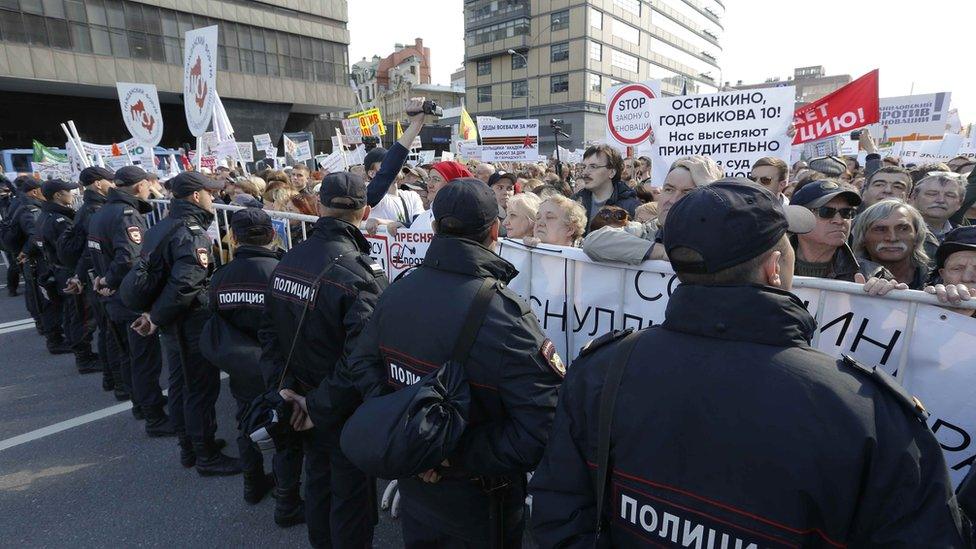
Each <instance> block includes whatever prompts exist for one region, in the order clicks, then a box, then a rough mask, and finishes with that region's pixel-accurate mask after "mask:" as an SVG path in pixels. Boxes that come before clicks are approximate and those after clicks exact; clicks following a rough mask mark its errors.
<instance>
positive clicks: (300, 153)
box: [283, 135, 312, 162]
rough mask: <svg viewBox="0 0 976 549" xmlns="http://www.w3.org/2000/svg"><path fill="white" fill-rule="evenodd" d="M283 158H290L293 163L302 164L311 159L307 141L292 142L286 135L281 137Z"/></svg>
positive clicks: (310, 149) (310, 150)
mask: <svg viewBox="0 0 976 549" xmlns="http://www.w3.org/2000/svg"><path fill="white" fill-rule="evenodd" d="M283 138H284V144H285V157H286V158H287V157H289V156H290V157H291V159H292V161H293V162H303V161H305V160H311V159H312V148H311V146H310V145H309V143H308V141H292V140H291V139H289V138H288V136H287V135H285V136H283Z"/></svg>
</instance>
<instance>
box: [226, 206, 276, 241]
mask: <svg viewBox="0 0 976 549" xmlns="http://www.w3.org/2000/svg"><path fill="white" fill-rule="evenodd" d="M230 229H231V230H232V231H234V235H235V236H236V237H237V238H241V237H245V236H260V235H264V234H268V233H270V232H271V231H274V227H272V226H271V216H270V215H268V214H267V212H265V211H264V210H262V209H260V208H245V209H243V210H237V211H236V212H234V213H233V214H232V215H231V216H230Z"/></svg>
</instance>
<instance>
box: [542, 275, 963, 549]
mask: <svg viewBox="0 0 976 549" xmlns="http://www.w3.org/2000/svg"><path fill="white" fill-rule="evenodd" d="M815 328H816V325H815V322H814V320H813V318H812V317H811V316H810V315H809V313H807V311H806V310H805V309H804V307H803V304H802V303H801V302H800V300H799V299H798V298H797V297H796V296H794V295H792V294H790V293H788V292H784V291H780V290H776V289H772V288H768V287H758V286H730V287H709V286H697V285H681V286H679V287H678V288H677V290H676V291H675V292H674V294H673V295H672V296H671V299H670V301H669V303H668V305H667V312H666V320H665V321H664V323H663V325H662V326H655V327H653V328H649V329H646V330H644V331H643V332H641V333H640V334H639V336H638V337H639V340H638V341H637V343H636V346H635V347H634V349H633V352H632V354H631V358H630V360H629V362H628V363H627V366H626V367H625V369H624V372H623V377H622V379H621V383H620V390H619V392H618V394H617V399H616V405H615V407H614V413H613V427H612V431H611V439H610V440H611V452H610V453H611V455H610V463H611V473H610V474H609V475H608V478H609V482H608V485H607V488H606V492H605V493H606V494H608V496H607V499H606V500H605V504H604V518H605V520H606V521H608V524H609V531H608V532H605V533H603V534H602V535H601V536H600V542H601V545H602V546H614V547H638V546H646V545H649V544H650V545H667V546H672V545H673V546H677V544H678V543H679V542H680V543H682V544H683V545H684V546H696V547H730V548H731V547H742V548H745V547H750V548H756V547H786V546H790V547H799V546H804V547H844V546H851V547H867V546H871V547H882V546H883V547H894V546H897V547H959V546H962V543H963V542H962V539H961V537H960V533H959V532H960V530H959V526H960V525H959V520H960V517H959V513H958V509H957V508H956V504H955V501H954V499H953V494H952V487H951V484H950V481H949V478H948V475H947V472H946V466H945V462H944V460H943V457H942V452H941V449H940V447H939V444H938V442H937V441H936V439H935V436H934V435H933V434H932V432H931V431H930V430H929V429H928V427H927V426H926V423H925V415H926V414H925V413H924V410H923V409H921V407H920V406H918V405H917V404H915V403H913V402H912V399H911V397H910V396H909V395H908V394H907V393H905V392H904V390H903V389H901V388H900V386H899V385H898V384H897V383H896V382H895V381H894V380H893V379H891V378H890V376H887V375H886V374H882V373H880V372H877V371H874V370H872V369H868V368H867V367H864V366H861V365H859V364H858V363H857V362H855V361H853V360H850V359H846V358H845V359H841V360H838V359H835V358H833V357H830V356H828V355H826V354H824V353H822V352H820V351H817V350H815V349H813V348H811V347H810V344H809V342H810V338H811V337H812V335H813V332H814V330H815ZM614 337H618V335H617V334H611V335H608V336H604V337H603V338H601V339H602V340H604V341H600V340H597V341H595V342H593V343H591V344H590V346H589V347H588V348H585V349H584V351H582V352H581V354H580V358H579V359H577V361H576V362H574V363H573V367H572V368H571V369H570V372H569V375H568V376H567V377H566V382H565V383H564V384H563V389H562V392H561V394H560V402H559V409H558V411H557V413H556V420H555V423H554V425H553V433H552V436H551V438H550V440H549V446H548V448H547V449H546V455H545V458H544V459H543V460H542V463H541V464H540V465H539V468H538V469H537V470H536V474H535V476H534V477H533V478H532V482H531V485H530V492H531V493H532V494H533V516H532V523H533V531H534V533H535V538H536V540H537V541H538V542H539V545H540V546H541V547H593V545H594V532H595V530H596V528H595V524H596V519H595V514H596V509H595V495H594V494H595V489H594V486H595V475H596V465H595V464H596V461H597V444H598V442H597V438H598V437H597V432H598V416H599V406H600V391H601V388H602V387H603V382H604V378H605V375H606V371H607V365H608V363H610V362H611V361H612V360H613V359H614V357H615V354H616V350H617V347H618V345H616V344H608V345H605V346H602V348H601V347H600V346H601V344H604V343H606V342H607V341H608V340H611V339H613V338H614Z"/></svg>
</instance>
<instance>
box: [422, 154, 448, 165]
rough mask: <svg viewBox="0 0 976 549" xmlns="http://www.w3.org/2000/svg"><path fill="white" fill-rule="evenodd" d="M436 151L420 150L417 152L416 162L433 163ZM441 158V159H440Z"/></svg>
mask: <svg viewBox="0 0 976 549" xmlns="http://www.w3.org/2000/svg"><path fill="white" fill-rule="evenodd" d="M436 154H437V151H420V152H418V153H417V164H433V163H434V156H435V155H436ZM442 160H443V159H442Z"/></svg>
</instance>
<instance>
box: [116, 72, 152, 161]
mask: <svg viewBox="0 0 976 549" xmlns="http://www.w3.org/2000/svg"><path fill="white" fill-rule="evenodd" d="M120 88H121V89H120V92H121V101H122V119H123V120H124V121H125V127H126V128H127V129H128V130H129V133H130V134H131V135H132V137H134V138H135V140H136V142H137V143H143V144H146V145H148V146H150V147H155V146H156V145H158V144H159V142H160V141H161V140H162V138H163V113H162V110H161V109H160V107H159V100H158V98H157V95H156V89H155V87H152V89H150V88H149V87H148V86H143V85H139V84H134V85H126V86H123V85H121V84H120Z"/></svg>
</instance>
